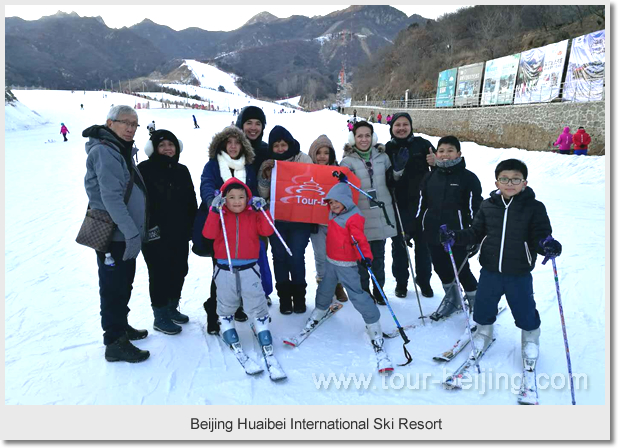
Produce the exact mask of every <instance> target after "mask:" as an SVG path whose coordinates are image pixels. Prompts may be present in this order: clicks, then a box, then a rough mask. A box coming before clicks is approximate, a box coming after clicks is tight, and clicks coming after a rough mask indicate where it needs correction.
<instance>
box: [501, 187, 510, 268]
mask: <svg viewBox="0 0 618 448" xmlns="http://www.w3.org/2000/svg"><path fill="white" fill-rule="evenodd" d="M500 197H501V198H502V203H503V204H504V220H503V221H502V241H501V242H500V258H499V259H498V272H500V273H502V256H503V255H504V240H505V238H506V220H507V217H508V215H509V205H511V204H512V203H513V198H511V200H510V201H509V203H508V204H507V203H506V201H505V200H504V196H500Z"/></svg>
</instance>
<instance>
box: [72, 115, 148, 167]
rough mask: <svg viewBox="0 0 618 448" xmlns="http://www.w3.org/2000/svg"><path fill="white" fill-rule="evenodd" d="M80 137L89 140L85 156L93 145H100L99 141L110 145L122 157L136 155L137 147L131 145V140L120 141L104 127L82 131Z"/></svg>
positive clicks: (93, 127) (92, 127)
mask: <svg viewBox="0 0 618 448" xmlns="http://www.w3.org/2000/svg"><path fill="white" fill-rule="evenodd" d="M82 137H86V138H89V140H88V142H86V154H88V153H89V152H90V150H91V149H92V147H93V146H94V145H96V144H98V143H100V140H103V141H106V142H110V143H111V144H112V145H111V147H113V148H114V149H117V150H118V151H119V152H120V153H121V154H122V155H123V156H128V158H131V157H133V156H134V155H135V154H137V147H135V146H134V145H133V143H134V141H133V140H131V141H130V142H127V141H125V140H123V139H121V138H120V137H118V135H116V133H115V132H114V131H112V130H111V129H110V128H108V127H107V126H104V125H98V124H95V125H94V126H90V127H89V128H86V129H84V130H83V132H82ZM123 150H124V151H123ZM128 165H129V166H130V165H131V164H130V163H128Z"/></svg>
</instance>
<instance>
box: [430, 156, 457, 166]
mask: <svg viewBox="0 0 618 448" xmlns="http://www.w3.org/2000/svg"><path fill="white" fill-rule="evenodd" d="M461 160H462V159H461V157H457V158H456V159H453V160H436V166H437V167H439V168H451V167H453V166H455V165H457V164H458V163H460V162H461Z"/></svg>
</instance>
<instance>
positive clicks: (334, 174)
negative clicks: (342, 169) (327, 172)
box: [333, 171, 339, 179]
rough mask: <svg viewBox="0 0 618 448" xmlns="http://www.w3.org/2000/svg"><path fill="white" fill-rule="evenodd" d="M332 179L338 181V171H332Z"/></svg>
mask: <svg viewBox="0 0 618 448" xmlns="http://www.w3.org/2000/svg"><path fill="white" fill-rule="evenodd" d="M333 177H336V178H337V179H339V171H333Z"/></svg>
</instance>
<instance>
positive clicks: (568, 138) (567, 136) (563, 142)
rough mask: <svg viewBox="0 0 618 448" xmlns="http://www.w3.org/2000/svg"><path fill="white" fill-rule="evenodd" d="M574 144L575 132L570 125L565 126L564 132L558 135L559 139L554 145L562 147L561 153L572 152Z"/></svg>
mask: <svg viewBox="0 0 618 448" xmlns="http://www.w3.org/2000/svg"><path fill="white" fill-rule="evenodd" d="M572 144H573V134H571V129H570V128H569V127H568V126H565V127H564V130H563V131H562V134H560V136H559V137H558V140H556V142H555V143H554V146H558V147H559V148H560V154H570V153H571V145H572Z"/></svg>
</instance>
